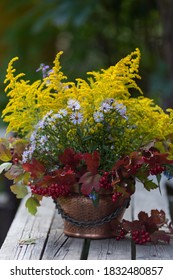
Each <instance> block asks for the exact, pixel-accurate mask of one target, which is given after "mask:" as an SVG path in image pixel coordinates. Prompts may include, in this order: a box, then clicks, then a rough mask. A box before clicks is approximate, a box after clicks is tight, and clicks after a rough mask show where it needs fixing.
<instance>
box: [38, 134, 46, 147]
mask: <svg viewBox="0 0 173 280" xmlns="http://www.w3.org/2000/svg"><path fill="white" fill-rule="evenodd" d="M47 141H48V139H47V136H46V135H43V136H42V137H41V138H40V139H39V143H40V144H41V145H44V144H45V143H46V142H47Z"/></svg>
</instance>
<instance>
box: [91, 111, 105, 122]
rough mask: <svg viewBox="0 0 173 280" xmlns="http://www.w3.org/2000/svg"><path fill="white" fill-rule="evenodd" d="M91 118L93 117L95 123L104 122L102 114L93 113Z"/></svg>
mask: <svg viewBox="0 0 173 280" xmlns="http://www.w3.org/2000/svg"><path fill="white" fill-rule="evenodd" d="M93 117H94V120H95V122H98V123H99V122H101V121H103V120H104V115H103V113H102V112H95V113H94V114H93Z"/></svg>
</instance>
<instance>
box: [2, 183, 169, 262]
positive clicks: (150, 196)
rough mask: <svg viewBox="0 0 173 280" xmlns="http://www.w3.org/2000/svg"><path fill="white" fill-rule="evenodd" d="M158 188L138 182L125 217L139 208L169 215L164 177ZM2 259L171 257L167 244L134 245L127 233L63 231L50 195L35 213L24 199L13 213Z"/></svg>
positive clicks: (135, 215) (131, 215) (146, 258)
mask: <svg viewBox="0 0 173 280" xmlns="http://www.w3.org/2000/svg"><path fill="white" fill-rule="evenodd" d="M161 190H162V195H161V194H160V192H159V190H158V189H157V190H153V191H150V192H147V191H145V190H144V189H143V187H142V186H141V185H140V184H137V192H136V193H135V195H134V196H133V199H132V202H131V205H130V207H129V208H128V210H127V211H126V214H125V216H124V218H126V219H135V218H136V217H137V213H138V212H139V211H141V210H143V211H146V212H148V213H149V212H150V210H151V209H156V208H157V209H158V210H161V209H163V210H164V211H165V212H166V214H167V216H168V217H169V218H170V214H169V209H168V200H167V194H166V191H165V186H164V180H163V181H162V184H161ZM0 259H1V260H24V259H25V260H80V259H82V260H84V259H88V260H126V259H127V260H131V259H132V260H134V259H136V260H161V259H163V260H167V259H169V260H170V259H173V240H171V242H170V244H163V243H160V244H157V245H153V244H150V243H149V244H145V245H135V244H134V243H133V242H132V241H131V238H130V237H126V238H125V239H124V240H120V241H116V240H115V239H114V238H112V239H103V240H89V239H79V238H70V237H67V236H65V235H64V234H63V221H62V219H61V216H60V215H59V214H58V211H57V210H56V209H55V205H54V203H53V202H52V201H51V199H49V198H46V199H44V200H43V203H42V206H41V207H40V208H39V211H38V213H37V214H36V216H32V215H30V214H28V212H27V210H26V209H25V207H24V201H22V202H21V205H20V207H19V209H18V211H17V213H16V216H15V219H14V220H13V223H12V225H11V227H10V229H9V232H8V234H7V236H6V239H5V241H4V243H3V245H2V247H1V249H0Z"/></svg>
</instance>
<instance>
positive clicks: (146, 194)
mask: <svg viewBox="0 0 173 280" xmlns="http://www.w3.org/2000/svg"><path fill="white" fill-rule="evenodd" d="M160 190H161V193H160V191H159V189H155V190H151V191H147V190H145V189H144V187H143V185H142V184H141V183H137V185H136V192H135V194H134V195H133V207H134V210H133V215H134V219H136V218H137V215H138V213H139V212H140V211H145V212H147V213H150V211H151V209H158V210H164V211H165V213H166V216H167V217H168V219H170V211H169V203H168V197H167V193H166V187H165V178H164V177H162V179H161V182H160Z"/></svg>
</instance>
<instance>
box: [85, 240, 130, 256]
mask: <svg viewBox="0 0 173 280" xmlns="http://www.w3.org/2000/svg"><path fill="white" fill-rule="evenodd" d="M88 259H89V260H129V259H131V240H130V239H129V238H125V239H123V240H120V241H117V240H115V238H111V239H103V240H91V243H90V250H89V254H88Z"/></svg>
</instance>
